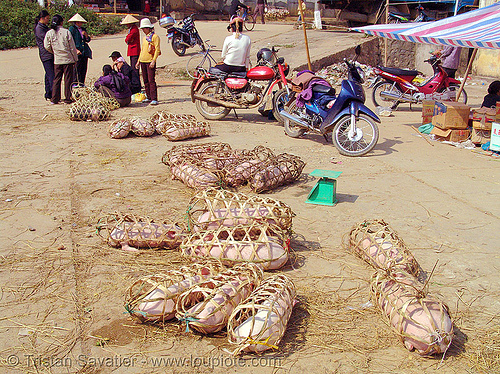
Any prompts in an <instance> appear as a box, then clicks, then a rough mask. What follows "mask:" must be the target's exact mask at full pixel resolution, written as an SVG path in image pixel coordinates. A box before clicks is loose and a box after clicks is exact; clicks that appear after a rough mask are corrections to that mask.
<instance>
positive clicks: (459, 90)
mask: <svg viewBox="0 0 500 374" xmlns="http://www.w3.org/2000/svg"><path fill="white" fill-rule="evenodd" d="M476 54H477V48H474V50H473V51H472V56H470V61H469V64H468V65H467V70H466V71H465V75H464V80H463V81H462V84H461V85H460V88H459V89H458V92H457V101H458V99H460V95H461V94H462V91H463V90H464V86H465V82H466V81H467V77H468V76H469V72H470V69H472V63H473V62H474V59H475V58H476Z"/></svg>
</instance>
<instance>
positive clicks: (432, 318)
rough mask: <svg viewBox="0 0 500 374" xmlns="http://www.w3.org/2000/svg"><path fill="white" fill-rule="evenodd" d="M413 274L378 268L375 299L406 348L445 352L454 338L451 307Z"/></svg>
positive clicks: (436, 352) (419, 351)
mask: <svg viewBox="0 0 500 374" xmlns="http://www.w3.org/2000/svg"><path fill="white" fill-rule="evenodd" d="M423 288H424V285H423V284H421V283H420V282H418V280H417V279H416V278H415V277H413V276H412V275H411V274H409V273H407V272H405V271H404V270H400V269H395V268H393V269H391V270H389V271H382V270H379V271H378V272H377V273H375V274H374V276H373V278H372V283H371V290H372V297H373V300H374V303H375V304H376V305H378V306H379V308H380V309H381V311H382V313H383V314H384V316H385V317H386V318H387V321H388V323H389V324H390V325H391V327H392V328H393V329H394V330H395V331H396V333H397V334H398V335H399V336H400V338H401V341H402V342H403V343H404V345H405V346H406V348H407V349H409V350H413V349H415V350H416V351H417V352H418V353H419V354H420V355H422V356H430V355H433V354H439V353H445V352H446V350H447V349H448V348H449V346H450V344H451V341H452V338H453V323H452V320H451V317H450V315H449V312H448V307H447V306H446V305H445V304H444V303H443V302H442V301H440V300H438V299H437V298H435V297H433V296H432V295H429V294H426V292H425V291H424V290H423Z"/></svg>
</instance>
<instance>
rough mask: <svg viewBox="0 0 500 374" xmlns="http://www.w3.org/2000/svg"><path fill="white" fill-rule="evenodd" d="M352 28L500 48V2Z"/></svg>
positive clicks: (409, 39) (394, 36) (412, 38)
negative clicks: (448, 13)
mask: <svg viewBox="0 0 500 374" xmlns="http://www.w3.org/2000/svg"><path fill="white" fill-rule="evenodd" d="M351 30H353V31H358V32H364V33H366V34H369V35H376V36H381V37H383V38H389V39H397V40H402V41H407V42H415V43H426V44H439V45H452V46H457V47H470V48H488V49H500V2H499V3H495V4H493V5H490V6H487V7H484V8H480V9H476V10H473V11H470V12H467V13H463V14H460V15H458V16H454V17H448V18H444V19H442V20H439V21H434V22H419V23H398V24H388V25H373V26H366V27H355V28H352V29H351Z"/></svg>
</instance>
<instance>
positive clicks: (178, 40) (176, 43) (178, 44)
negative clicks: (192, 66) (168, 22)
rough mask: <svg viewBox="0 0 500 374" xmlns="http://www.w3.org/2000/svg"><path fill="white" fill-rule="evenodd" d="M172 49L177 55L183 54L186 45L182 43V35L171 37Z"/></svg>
mask: <svg viewBox="0 0 500 374" xmlns="http://www.w3.org/2000/svg"><path fill="white" fill-rule="evenodd" d="M172 49H173V50H174V53H175V54H176V55H177V56H184V54H185V53H186V46H185V45H184V44H182V36H181V35H175V36H174V37H173V39H172Z"/></svg>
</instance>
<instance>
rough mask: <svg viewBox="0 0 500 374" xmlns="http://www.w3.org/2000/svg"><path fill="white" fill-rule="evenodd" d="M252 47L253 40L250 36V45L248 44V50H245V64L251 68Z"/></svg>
mask: <svg viewBox="0 0 500 374" xmlns="http://www.w3.org/2000/svg"><path fill="white" fill-rule="evenodd" d="M251 47H252V41H251V40H250V38H248V46H247V50H246V51H245V53H246V56H247V57H246V59H245V66H246V68H247V69H248V68H250V48H251Z"/></svg>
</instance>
